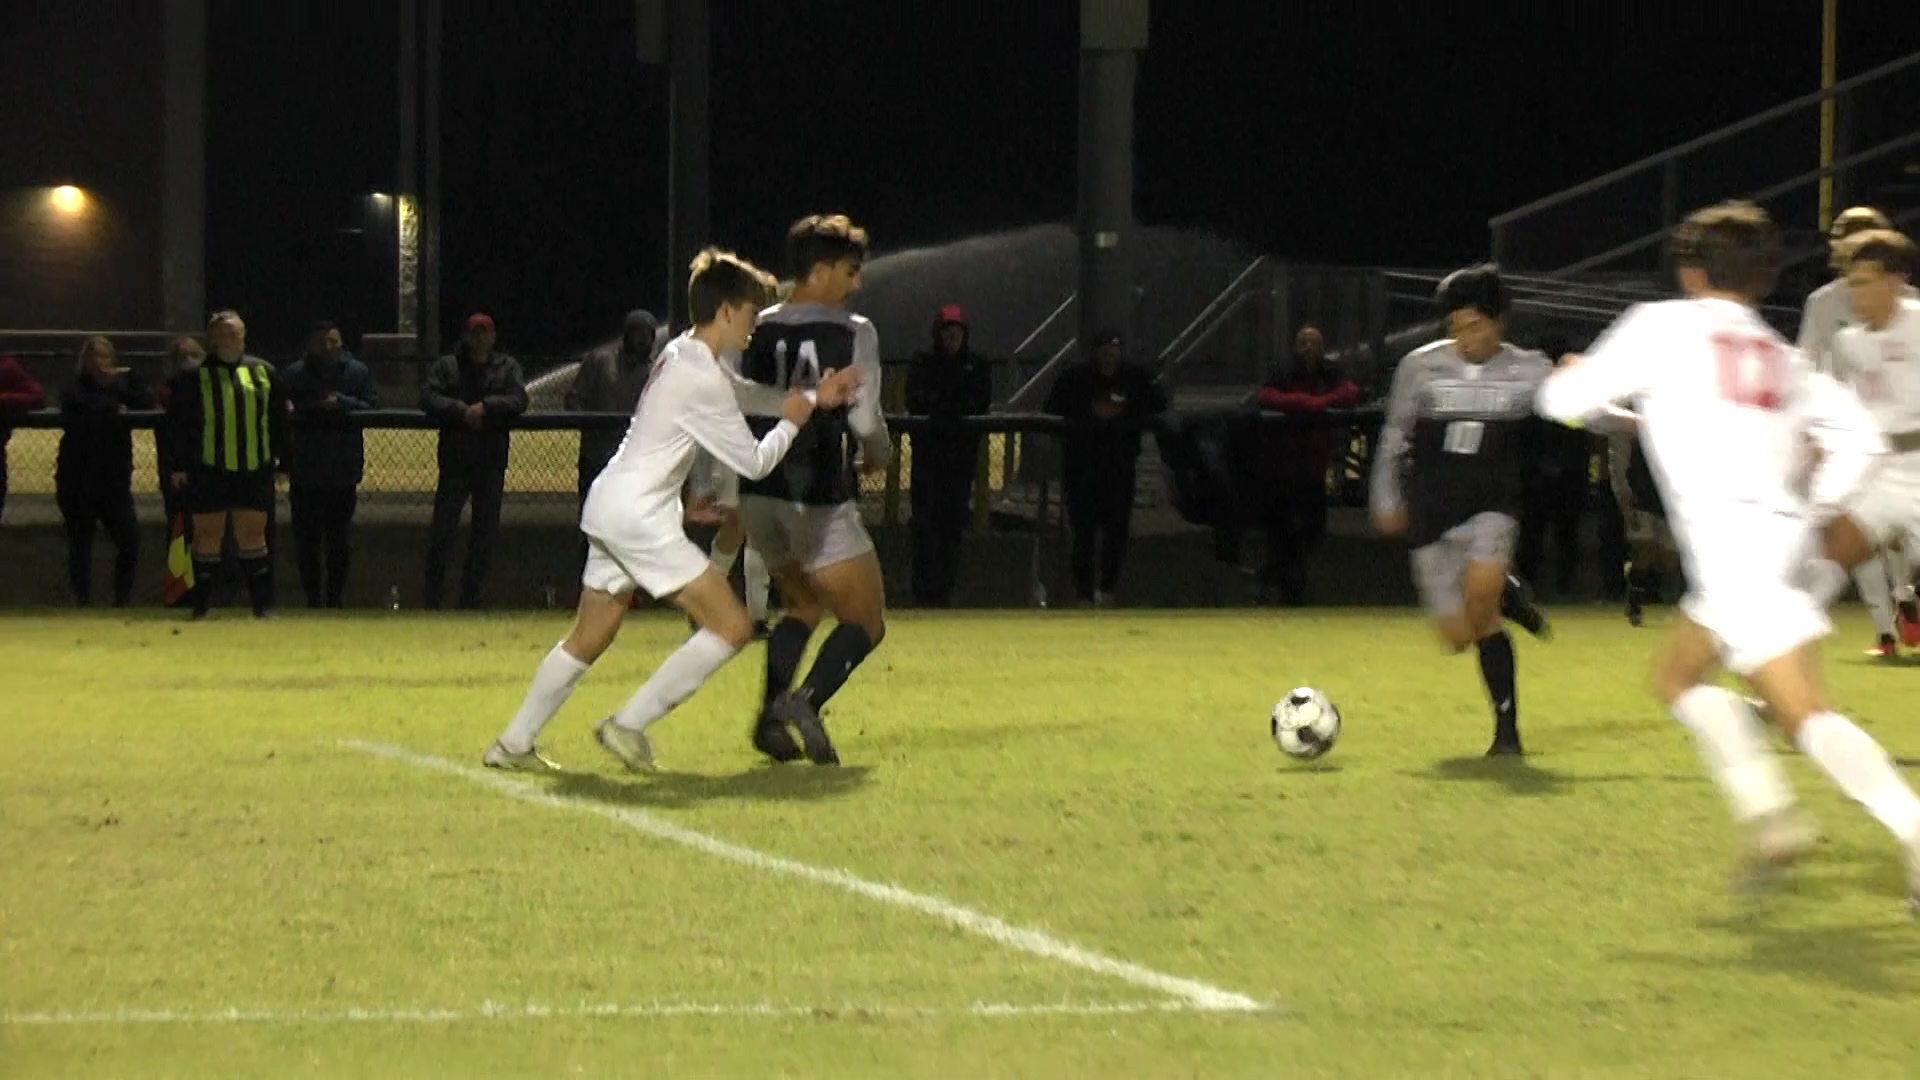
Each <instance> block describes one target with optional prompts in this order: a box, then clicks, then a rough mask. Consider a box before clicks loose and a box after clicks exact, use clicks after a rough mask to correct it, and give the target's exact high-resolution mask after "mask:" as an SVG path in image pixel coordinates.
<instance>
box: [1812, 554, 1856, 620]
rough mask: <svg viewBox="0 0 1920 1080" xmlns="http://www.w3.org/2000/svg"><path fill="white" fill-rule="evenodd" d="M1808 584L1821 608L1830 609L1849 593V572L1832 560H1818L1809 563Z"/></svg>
mask: <svg viewBox="0 0 1920 1080" xmlns="http://www.w3.org/2000/svg"><path fill="white" fill-rule="evenodd" d="M1806 584H1807V591H1808V592H1810V593H1812V594H1813V598H1814V599H1815V600H1817V601H1819V603H1820V606H1821V607H1823V608H1829V607H1832V606H1833V602H1834V601H1835V600H1838V599H1840V594H1841V593H1843V592H1846V591H1847V572H1846V570H1845V569H1843V568H1842V567H1841V566H1840V564H1839V563H1837V562H1834V561H1833V560H1832V559H1821V558H1817V559H1814V560H1812V561H1811V562H1809V563H1807V566H1806Z"/></svg>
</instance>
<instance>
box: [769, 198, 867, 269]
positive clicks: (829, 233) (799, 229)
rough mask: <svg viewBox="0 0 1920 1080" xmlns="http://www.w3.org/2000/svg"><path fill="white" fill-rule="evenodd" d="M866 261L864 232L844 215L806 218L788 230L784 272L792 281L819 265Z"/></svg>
mask: <svg viewBox="0 0 1920 1080" xmlns="http://www.w3.org/2000/svg"><path fill="white" fill-rule="evenodd" d="M866 257H867V230H865V229H863V228H861V227H860V226H858V225H855V224H854V223H853V222H852V220H851V219H849V218H848V217H847V215H845V214H809V215H807V216H806V217H803V218H801V219H800V220H799V221H796V222H794V223H793V226H792V227H791V228H789V229H788V230H787V269H788V270H789V271H791V272H792V274H793V279H794V280H795V281H805V280H806V279H807V274H809V273H810V272H812V270H813V268H814V267H816V266H819V265H820V264H821V263H835V262H839V261H840V260H841V259H847V258H853V259H860V260H862V261H864V260H865V259H866Z"/></svg>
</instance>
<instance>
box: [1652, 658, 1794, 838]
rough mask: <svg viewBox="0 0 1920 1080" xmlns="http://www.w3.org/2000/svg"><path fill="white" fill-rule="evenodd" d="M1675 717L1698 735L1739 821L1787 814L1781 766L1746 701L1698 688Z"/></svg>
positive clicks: (1789, 798)
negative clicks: (1784, 812)
mask: <svg viewBox="0 0 1920 1080" xmlns="http://www.w3.org/2000/svg"><path fill="white" fill-rule="evenodd" d="M1672 709H1673V718H1674V719H1675V720H1678V721H1680V723H1681V724H1683V725H1684V726H1686V728H1687V729H1688V730H1690V731H1692V732H1693V734H1694V737H1695V738H1696V739H1697V740H1698V742H1699V745H1700V756H1701V757H1702V758H1703V759H1705V760H1706V763H1707V771H1708V772H1710V773H1712V774H1713V780H1714V783H1716V784H1719V785H1720V791H1721V793H1722V794H1724V795H1725V796H1726V797H1727V803H1728V805H1729V806H1731V807H1732V809H1733V816H1734V818H1735V820H1738V821H1752V820H1753V819H1754V818H1757V817H1761V816H1762V815H1765V814H1771V813H1774V812H1776V811H1780V810H1784V809H1786V808H1787V807H1788V806H1790V805H1792V803H1793V795H1792V793H1791V792H1789V791H1788V790H1787V777H1786V774H1785V773H1784V772H1782V771H1781V769H1780V763H1779V762H1777V761H1775V760H1774V759H1773V758H1772V757H1771V756H1770V755H1769V754H1768V753H1767V747H1766V742H1765V741H1764V740H1763V739H1762V737H1761V732H1760V724H1759V721H1757V720H1756V719H1754V716H1753V713H1752V712H1751V711H1750V710H1749V709H1748V708H1747V704H1746V702H1744V701H1742V700H1741V699H1740V698H1738V697H1736V696H1735V695H1734V694H1733V693H1732V692H1731V691H1729V690H1725V689H1722V688H1721V687H1718V686H1696V687H1693V688H1692V689H1690V690H1688V691H1687V692H1686V693H1684V694H1681V695H1680V696H1679V697H1677V698H1675V699H1674V701H1673V706H1672Z"/></svg>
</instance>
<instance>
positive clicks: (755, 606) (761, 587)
mask: <svg viewBox="0 0 1920 1080" xmlns="http://www.w3.org/2000/svg"><path fill="white" fill-rule="evenodd" d="M746 552H747V568H746V571H745V572H746V576H747V617H748V618H750V619H752V620H753V621H754V622H757V623H762V622H766V621H767V590H768V589H769V588H771V587H772V586H773V578H772V577H771V576H770V575H768V573H767V560H765V559H763V558H761V557H760V553H759V552H757V551H755V550H753V548H752V547H748V548H747V549H746Z"/></svg>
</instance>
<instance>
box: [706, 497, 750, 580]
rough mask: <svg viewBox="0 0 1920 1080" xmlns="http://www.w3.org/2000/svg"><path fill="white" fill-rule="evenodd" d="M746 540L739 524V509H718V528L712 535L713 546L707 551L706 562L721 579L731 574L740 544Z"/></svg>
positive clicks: (743, 529) (742, 528) (738, 553)
mask: <svg viewBox="0 0 1920 1080" xmlns="http://www.w3.org/2000/svg"><path fill="white" fill-rule="evenodd" d="M745 540H746V531H745V528H744V526H742V525H741V524H740V508H739V507H737V506H736V507H729V506H722V507H720V528H719V529H718V530H717V531H716V532H715V533H714V534H713V546H712V547H711V548H709V549H708V551H707V561H708V562H709V563H711V564H712V565H713V569H714V572H715V573H717V574H719V575H720V576H721V577H723V578H724V577H726V576H728V575H729V574H732V573H733V564H734V563H735V562H737V561H738V560H739V558H740V547H741V544H742V543H743V542H744V541H745Z"/></svg>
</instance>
